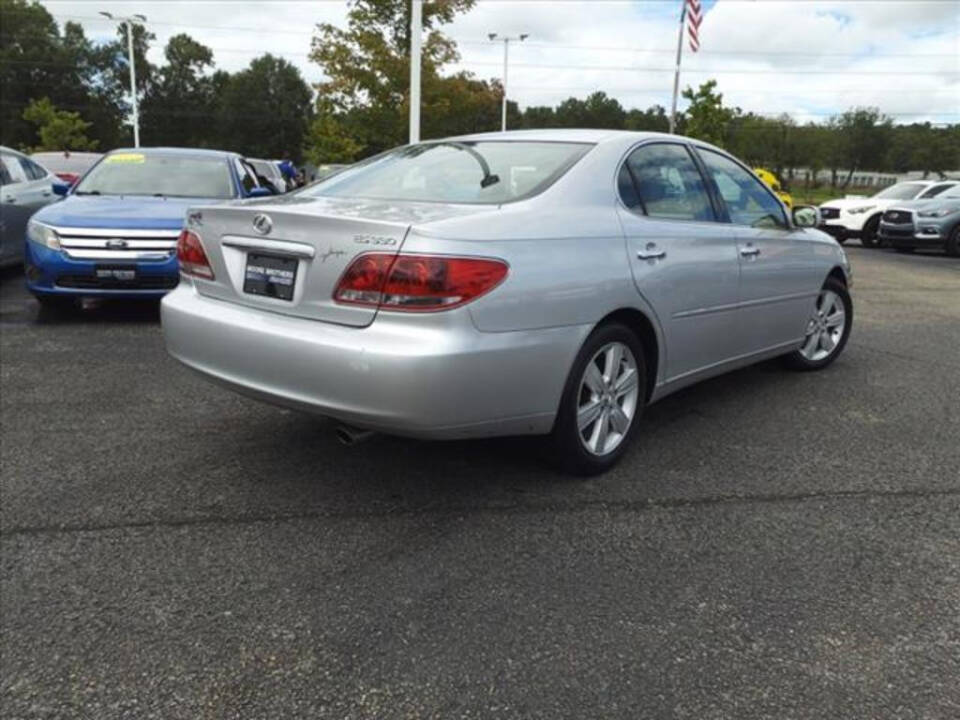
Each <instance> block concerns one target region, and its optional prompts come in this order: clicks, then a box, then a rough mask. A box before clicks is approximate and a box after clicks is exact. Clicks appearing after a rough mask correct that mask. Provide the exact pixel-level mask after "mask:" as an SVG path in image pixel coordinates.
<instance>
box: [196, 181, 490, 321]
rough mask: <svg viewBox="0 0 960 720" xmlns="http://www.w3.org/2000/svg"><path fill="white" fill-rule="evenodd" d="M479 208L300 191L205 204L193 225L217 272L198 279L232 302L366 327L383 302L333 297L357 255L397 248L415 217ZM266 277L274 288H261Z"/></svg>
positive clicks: (204, 290) (201, 286) (203, 288)
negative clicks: (361, 302) (249, 200)
mask: <svg viewBox="0 0 960 720" xmlns="http://www.w3.org/2000/svg"><path fill="white" fill-rule="evenodd" d="M478 209H479V208H469V207H466V208H465V207H462V206H459V207H458V206H450V205H430V204H425V203H390V202H383V201H361V200H347V199H336V198H305V197H297V196H294V197H288V198H278V199H277V200H273V201H267V202H258V203H255V204H247V203H243V204H236V205H231V206H221V207H204V208H199V209H196V210H194V211H192V212H190V213H189V214H188V227H189V228H190V229H191V230H193V231H194V232H196V233H197V234H198V235H199V236H200V238H201V240H202V242H203V245H204V249H205V251H206V254H207V256H208V258H209V260H210V264H211V266H212V268H213V272H214V276H215V279H214V280H212V281H211V280H204V279H202V278H195V279H194V285H195V286H196V288H197V291H198V292H199V293H200V294H201V295H206V296H208V297H213V298H217V299H220V300H225V301H228V302H232V303H237V304H241V305H247V306H249V307H256V308H260V309H264V310H269V311H271V312H277V313H283V314H285V315H293V316H297V317H302V318H309V319H313V320H320V321H325V322H334V323H339V324H342V325H352V326H355V327H365V326H367V325H369V324H370V323H371V322H373V319H374V317H375V316H376V313H377V308H375V307H366V306H357V305H343V304H338V303H336V302H335V301H334V299H333V295H334V290H335V289H336V285H337V282H338V281H339V279H340V277H341V276H342V275H343V273H344V271H345V270H346V269H347V267H348V266H349V265H350V263H351V262H352V261H353V260H354V259H355V258H356V257H357V256H359V255H362V254H364V253H367V252H378V253H392V254H394V255H395V254H397V253H398V252H399V251H400V248H401V247H402V245H403V241H404V239H405V237H406V235H407V232H408V231H409V229H410V227H411V225H412V224H413V223H419V222H429V221H431V220H435V219H444V218H447V217H450V216H454V215H459V214H463V213H469V212H471V211H477V210H478ZM267 276H270V277H271V279H270V281H269V283H268V281H267ZM266 284H270V285H271V286H272V289H267V291H268V292H272V293H275V295H274V296H268V295H265V294H257V293H258V292H264V290H265V285H266ZM283 295H289V299H284V298H283V297H282V296H283Z"/></svg>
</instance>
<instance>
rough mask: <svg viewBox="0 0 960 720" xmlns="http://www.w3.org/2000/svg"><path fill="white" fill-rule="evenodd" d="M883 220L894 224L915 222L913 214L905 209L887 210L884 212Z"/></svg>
mask: <svg viewBox="0 0 960 720" xmlns="http://www.w3.org/2000/svg"><path fill="white" fill-rule="evenodd" d="M883 221H884V222H885V223H892V224H894V225H906V224H908V223H909V224H913V215H911V214H910V213H909V212H906V211H905V210H887V211H886V212H885V213H884V214H883Z"/></svg>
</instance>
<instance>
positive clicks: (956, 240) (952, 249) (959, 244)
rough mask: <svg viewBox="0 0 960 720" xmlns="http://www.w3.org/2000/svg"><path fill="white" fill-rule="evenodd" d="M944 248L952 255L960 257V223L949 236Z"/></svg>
mask: <svg viewBox="0 0 960 720" xmlns="http://www.w3.org/2000/svg"><path fill="white" fill-rule="evenodd" d="M944 250H946V252H947V255H950V256H951V257H960V225H957V226H956V227H955V228H954V229H953V230H952V231H951V232H950V235H948V236H947V244H946V245H945V246H944Z"/></svg>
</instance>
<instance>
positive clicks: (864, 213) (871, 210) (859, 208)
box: [820, 180, 960, 247]
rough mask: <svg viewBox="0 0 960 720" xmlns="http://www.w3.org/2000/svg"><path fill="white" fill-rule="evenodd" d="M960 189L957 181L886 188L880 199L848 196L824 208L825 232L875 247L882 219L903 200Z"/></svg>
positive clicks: (920, 181)
mask: <svg viewBox="0 0 960 720" xmlns="http://www.w3.org/2000/svg"><path fill="white" fill-rule="evenodd" d="M956 185H960V183H958V182H956V181H950V180H947V181H933V180H917V181H910V182H901V183H897V184H896V185H891V186H890V187H888V188H884V189H883V190H881V191H880V192H878V193H877V194H876V195H872V196H870V197H866V196H864V195H848V196H847V197H845V198H840V199H839V200H831V201H830V202H825V203H824V204H823V205H821V206H820V218H821V220H822V221H823V224H822V225H821V226H820V229H821V230H824V231H825V232H828V233H830V234H831V235H833V237H835V238H836V239H837V242H839V243H841V244H842V243H843V242H844V241H846V240H847V239H848V238H860V242H861V243H863V246H864V247H874V246H875V245H876V244H877V242H878V240H877V230H878V228H879V227H880V216H881V215H882V214H883V211H884V210H886V209H887V208H889V207H891V206H892V205H895V204H897V203H899V202H902V201H903V200H925V199H927V198H932V197H935V196H937V195H939V194H940V193H942V192H944V191H946V190H949V189H950V188H952V187H954V186H956Z"/></svg>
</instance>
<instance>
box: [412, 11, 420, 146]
mask: <svg viewBox="0 0 960 720" xmlns="http://www.w3.org/2000/svg"><path fill="white" fill-rule="evenodd" d="M411 5H412V7H411V8H410V10H411V12H410V144H411V145H413V144H414V143H418V142H420V47H421V45H422V44H423V0H411Z"/></svg>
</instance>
